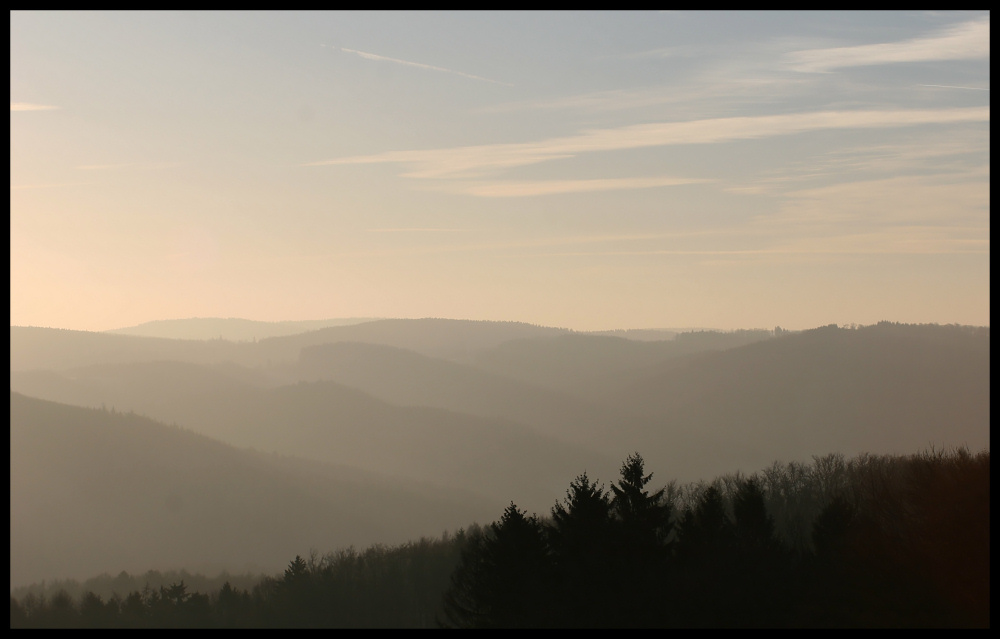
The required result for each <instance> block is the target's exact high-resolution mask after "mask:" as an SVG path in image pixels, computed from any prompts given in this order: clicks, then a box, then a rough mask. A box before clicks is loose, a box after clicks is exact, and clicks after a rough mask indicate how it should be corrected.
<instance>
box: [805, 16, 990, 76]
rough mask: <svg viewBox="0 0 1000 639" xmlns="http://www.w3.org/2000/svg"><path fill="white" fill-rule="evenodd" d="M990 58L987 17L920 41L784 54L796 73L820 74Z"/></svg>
mask: <svg viewBox="0 0 1000 639" xmlns="http://www.w3.org/2000/svg"><path fill="white" fill-rule="evenodd" d="M989 57H990V19H989V17H986V18H980V19H978V20H971V21H969V22H963V23H960V24H956V25H952V26H951V27H948V28H947V29H944V30H943V31H941V32H939V33H937V34H935V35H930V36H926V37H922V38H912V39H910V40H902V41H900V42H885V43H880V44H864V45H858V46H853V47H835V48H830V49H809V50H805V51H795V52H793V53H789V54H787V56H786V58H787V60H788V61H789V62H790V63H791V64H792V67H793V68H794V69H795V70H797V71H807V72H808V71H812V72H823V71H830V70H832V69H838V68H843V67H856V66H868V65H873V64H892V63H897V62H921V61H927V60H972V59H978V58H987V59H988V58H989Z"/></svg>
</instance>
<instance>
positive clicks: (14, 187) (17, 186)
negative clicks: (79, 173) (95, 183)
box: [10, 182, 91, 191]
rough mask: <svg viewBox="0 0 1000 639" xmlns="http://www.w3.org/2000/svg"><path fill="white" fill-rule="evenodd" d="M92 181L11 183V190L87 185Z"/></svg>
mask: <svg viewBox="0 0 1000 639" xmlns="http://www.w3.org/2000/svg"><path fill="white" fill-rule="evenodd" d="M88 184H91V182H51V183H39V184H11V185H10V190H11V191H21V190H25V189H61V188H64V187H68V186H87V185H88Z"/></svg>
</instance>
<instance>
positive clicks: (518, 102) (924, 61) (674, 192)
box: [10, 11, 990, 330]
mask: <svg viewBox="0 0 1000 639" xmlns="http://www.w3.org/2000/svg"><path fill="white" fill-rule="evenodd" d="M10 41H11V44H10V59H11V63H10V101H11V113H10V137H11V142H10V187H11V191H10V207H11V215H10V226H11V316H10V317H11V319H10V321H11V324H12V325H32V326H50V327H58V328H70V329H80V330H106V329H112V328H119V327H125V326H131V325H135V324H139V323H142V322H145V321H150V320H157V319H174V318H185V317H242V318H247V319H254V320H267V321H279V320H305V319H326V318H337V317H447V318H456V319H489V320H513V321H523V322H531V323H535V324H543V325H548V326H559V327H566V328H572V329H577V330H603V329H614V328H658V327H659V328H666V327H684V326H699V327H714V328H722V329H734V328H772V327H774V326H782V327H784V328H789V329H804V328H812V327H815V326H820V325H825V324H831V323H836V324H848V323H858V324H870V323H874V322H878V321H880V320H890V321H897V322H913V323H925V322H936V323H941V324H947V323H960V324H976V325H988V324H989V302H990V298H989V283H990V280H989V258H990V241H989V229H990V210H989V207H990V196H989V193H990V191H989V180H990V154H989V148H990V147H989V145H990V109H989V104H990V92H989V90H990V83H989V77H990V17H989V13H988V12H985V11H983V12H880V13H875V12H863V13H849V12H843V13H820V12H806V13H796V12H787V13H781V12H766V13H737V12H732V13H727V12H713V13H700V12H669V11H668V12H621V13H616V12H611V13H589V12H584V13H559V12H549V13H543V12H529V13H520V12H509V13H504V12H500V13H493V12H442V13H433V12H422V13H404V12H398V13H397V12H344V13H341V12H317V13H298V12H296V13H257V12H241V13H205V12H197V13H185V12H168V13H154V12H138V13H103V12H102V13H87V12H82V13H76V12H39V13H35V12H24V11H14V12H11V19H10Z"/></svg>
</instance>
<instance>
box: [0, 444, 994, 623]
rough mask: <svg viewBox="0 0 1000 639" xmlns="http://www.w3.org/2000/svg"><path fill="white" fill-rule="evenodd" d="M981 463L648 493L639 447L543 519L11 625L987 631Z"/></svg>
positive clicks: (17, 600)
mask: <svg viewBox="0 0 1000 639" xmlns="http://www.w3.org/2000/svg"><path fill="white" fill-rule="evenodd" d="M989 466H990V455H989V452H988V451H984V452H980V453H975V454H973V453H970V452H969V451H968V450H966V449H957V450H953V451H948V452H944V451H927V452H924V453H921V454H917V455H909V456H888V455H862V456H859V457H856V458H852V459H845V458H844V457H843V456H841V455H829V456H826V457H822V458H816V459H814V460H813V462H812V463H811V464H794V463H793V464H786V465H782V464H778V463H775V464H774V465H773V466H772V467H771V468H769V469H768V470H766V471H763V472H761V473H757V474H754V475H750V476H747V475H741V474H734V475H727V476H723V477H720V478H717V479H715V480H714V481H712V482H710V483H706V482H701V483H696V484H687V485H678V484H677V483H676V482H671V483H669V484H667V485H665V486H662V487H661V488H659V489H654V488H653V487H654V486H656V485H657V484H656V483H655V482H653V480H652V477H653V474H652V473H649V472H647V469H646V467H645V462H644V460H643V459H642V457H641V456H640V455H639V454H638V453H635V454H633V455H630V456H629V457H628V458H627V459H626V460H625V462H624V463H623V464H622V466H621V469H620V473H619V477H618V478H617V480H616V481H614V482H612V483H611V484H610V486H608V487H605V485H604V484H603V483H601V482H599V481H598V480H597V479H592V478H590V477H588V475H587V474H586V473H582V474H580V475H578V476H577V477H576V479H574V480H573V481H572V482H571V484H570V486H569V488H568V490H567V491H566V496H565V497H564V498H563V499H562V500H560V501H559V502H557V503H556V504H555V505H554V506H553V507H552V508H551V510H550V511H549V513H548V514H546V515H544V516H541V517H539V516H537V515H535V514H531V515H529V514H528V513H527V512H526V511H524V510H522V509H520V508H518V507H517V505H516V504H514V503H513V502H511V503H510V504H509V505H508V507H507V508H506V509H505V510H504V511H503V513H502V514H501V515H500V517H499V518H498V519H497V520H496V521H494V522H493V523H492V524H490V525H489V526H486V527H479V526H475V525H473V526H471V527H469V528H468V529H464V530H460V531H459V532H458V533H457V534H455V535H447V534H446V535H444V536H442V537H441V538H439V539H426V538H425V539H421V540H419V541H415V542H408V543H406V544H402V545H399V546H395V547H387V546H372V547H370V548H368V549H367V550H365V551H363V552H359V551H356V550H354V549H353V548H349V549H343V550H340V551H337V552H332V553H329V554H327V555H325V556H322V557H320V556H317V555H315V554H313V555H312V556H310V557H308V559H303V558H302V557H301V556H295V557H294V559H292V560H290V562H289V564H288V566H287V568H286V569H285V571H284V573H283V574H281V575H276V576H270V577H264V578H263V579H261V580H260V581H259V582H258V583H256V584H254V585H252V586H243V587H241V586H239V585H237V586H234V585H233V584H232V583H230V581H226V582H225V583H224V584H223V585H222V586H221V587H219V588H218V589H216V590H212V591H209V592H197V591H194V590H192V589H191V588H190V587H189V585H188V584H185V583H184V580H180V581H175V582H172V583H170V584H168V585H161V586H159V587H150V586H149V585H148V584H147V585H146V586H145V587H143V588H142V589H136V590H132V591H129V592H117V591H114V592H112V593H111V594H108V593H104V594H99V593H96V592H93V591H90V590H88V591H85V592H83V594H81V595H79V596H77V597H74V596H73V595H71V594H70V593H69V592H68V591H67V589H66V587H65V585H62V586H60V585H59V584H55V585H52V586H50V588H49V590H48V591H46V590H45V589H44V588H43V587H33V588H29V589H26V592H22V593H20V594H19V595H18V596H15V594H12V596H11V627H12V628H21V627H36V628H41V627H90V628H157V627H174V628H176V627H216V628H252V627H304V628H309V627H343V628H350V627H357V628H366V627H367V628H376V627H389V628H391V627H396V628H421V627H473V628H475V627H483V628H488V627H500V628H532V627H581V628H583V627H621V628H627V627H638V628H641V627H663V628H667V627H743V628H749V627H980V628H982V627H989V620H990V614H989V611H990V599H989V497H990V487H989V477H990V468H989ZM123 577H124V576H119V578H118V579H117V580H105V581H106V582H107V581H110V582H111V583H114V582H115V581H117V583H118V584H119V585H122V584H124V583H127V582H125V581H123ZM106 585H107V584H106ZM52 588H58V589H57V590H56V591H55V592H54V593H53V592H52Z"/></svg>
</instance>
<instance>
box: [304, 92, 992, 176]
mask: <svg viewBox="0 0 1000 639" xmlns="http://www.w3.org/2000/svg"><path fill="white" fill-rule="evenodd" d="M989 119H990V109H989V107H970V108H956V109H923V110H879V111H821V112H815V113H790V114H783V115H770V116H756V117H735V118H714V119H706V120H693V121H687V122H656V123H650V124H637V125H631V126H625V127H618V128H612V129H595V130H591V131H585V132H582V133H579V134H577V135H571V136H565V137H558V138H550V139H547V140H542V141H539V142H525V143H513V144H489V145H479V146H466V147H456V148H449V149H430V150H416V151H389V152H385V153H380V154H376V155H364V156H353V157H346V158H337V159H332V160H323V161H319V162H310V163H307V164H305V165H304V166H324V165H335V164H368V163H400V164H405V165H408V166H409V167H410V169H409V170H408V171H407V172H405V173H403V175H404V176H406V177H412V178H469V177H481V176H483V175H486V174H489V173H495V172H497V171H500V170H503V169H508V168H512V167H518V166H526V165H531V164H537V163H540V162H546V161H550V160H557V159H561V158H570V157H574V156H576V155H579V154H581V153H593V152H599V151H617V150H624V149H638V148H643V147H654V146H667V145H680V144H709V143H719V142H726V141H730V140H741V139H753V138H764V137H771V136H777V135H790V134H794V133H802V132H806V131H815V130H823V129H843V128H888V127H901V126H915V125H922V124H948V123H959V122H988V121H989Z"/></svg>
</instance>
